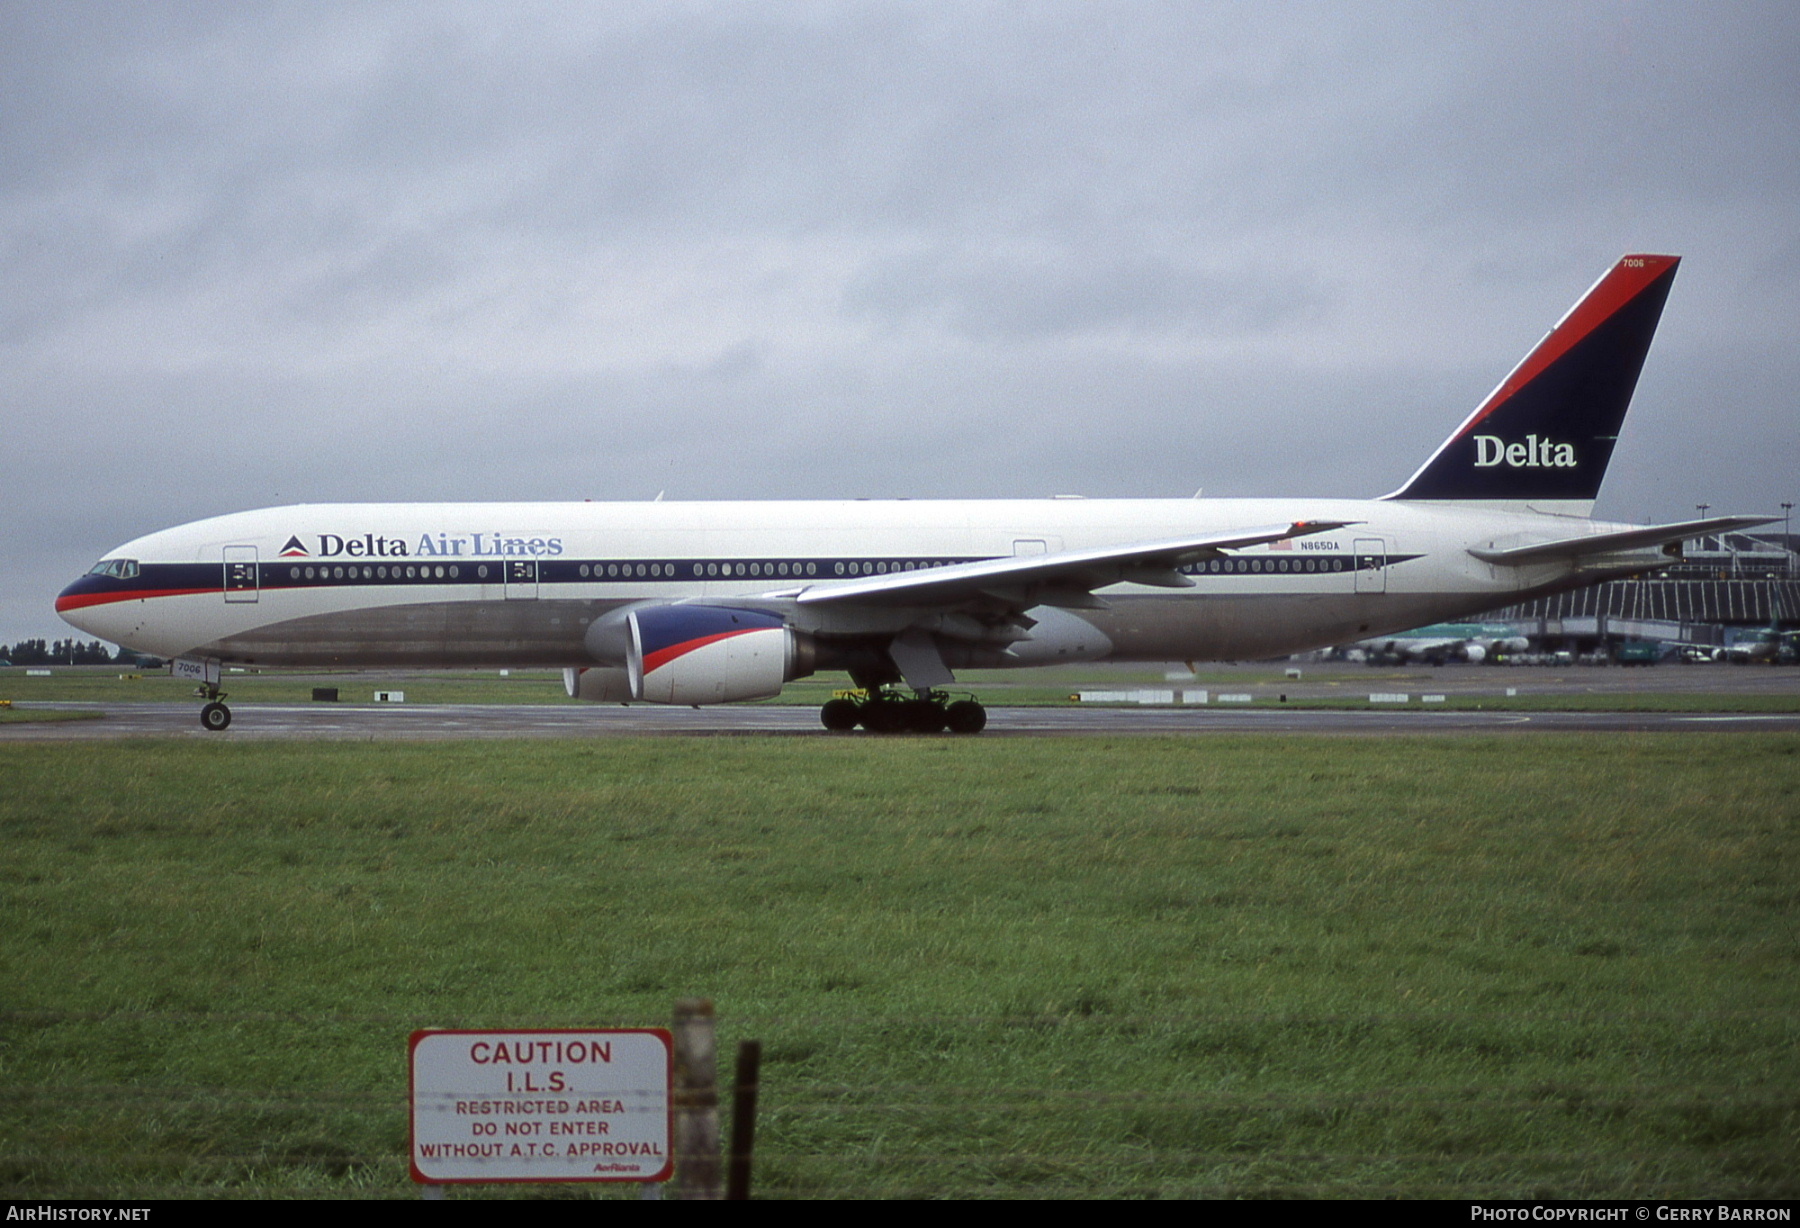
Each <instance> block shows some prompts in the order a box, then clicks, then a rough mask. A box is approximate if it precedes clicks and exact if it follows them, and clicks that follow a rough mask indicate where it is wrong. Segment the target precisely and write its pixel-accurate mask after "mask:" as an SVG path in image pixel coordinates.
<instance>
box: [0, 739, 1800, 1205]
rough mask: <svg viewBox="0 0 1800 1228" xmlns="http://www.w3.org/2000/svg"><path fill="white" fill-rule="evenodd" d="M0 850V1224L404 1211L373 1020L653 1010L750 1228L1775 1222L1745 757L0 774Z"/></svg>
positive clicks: (462, 757)
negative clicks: (775, 1225)
mask: <svg viewBox="0 0 1800 1228" xmlns="http://www.w3.org/2000/svg"><path fill="white" fill-rule="evenodd" d="M0 838H3V839H4V841H5V848H6V857H5V859H4V864H3V872H0V935H3V937H0V979H3V983H4V985H5V986H6V1001H5V1008H4V1013H3V1014H0V1106H3V1107H0V1193H4V1194H5V1195H6V1196H8V1197H14V1198H39V1197H53V1196H59V1195H83V1196H108V1197H121V1198H144V1197H156V1196H179V1197H188V1196H201V1197H204V1196H214V1195H217V1196H301V1195H330V1196H344V1195H351V1196H374V1197H407V1196H411V1195H412V1194H413V1190H412V1187H411V1185H410V1183H409V1182H408V1181H407V1179H406V1175H405V1171H406V1170H405V1162H404V1148H405V1137H406V1117H405V1089H406V1072H405V1042H406V1036H407V1034H408V1032H409V1031H410V1030H412V1029H413V1028H416V1027H422V1026H468V1027H535V1026H577V1025H644V1024H656V1023H661V1022H664V1021H665V1020H666V1019H667V1017H668V1014H669V1010H670V1007H671V1004H672V1002H673V1000H674V999H675V998H677V997H681V996H687V995H705V996H709V997H712V998H713V999H714V1000H715V1001H716V1002H717V1004H718V1012H719V1019H720V1026H721V1051H722V1053H725V1054H729V1052H730V1050H731V1047H732V1045H733V1044H734V1042H735V1041H736V1040H738V1039H742V1038H747V1037H755V1038H759V1039H761V1040H762V1041H763V1042H764V1043H765V1054H766V1056H765V1062H764V1072H763V1107H764V1116H763V1119H762V1122H761V1130H760V1135H759V1144H760V1167H759V1171H758V1188H759V1191H760V1192H762V1193H764V1194H768V1195H771V1196H774V1195H785V1196H796V1197H831V1196H915V1197H918V1196H923V1197H933V1196H976V1197H1015V1196H1058V1197H1089V1196H1092V1197H1102V1196H1106V1197H1118V1196H1127V1197H1179V1196H1195V1195H1253V1196H1294V1195H1351V1196H1385V1195H1397V1196H1401V1197H1413V1196H1445V1195H1450V1196H1471V1197H1473V1196H1480V1197H1530V1196H1569V1197H1588V1196H1638V1197H1648V1196H1657V1197H1677V1196H1680V1197H1720V1196H1736V1197H1744V1196H1760V1197H1794V1196H1795V1195H1796V1193H1797V1192H1800V1177H1797V1176H1796V1174H1797V1173H1800V1009H1797V1008H1800V911H1797V909H1796V904H1797V903H1800V887H1797V886H1796V868H1797V864H1796V855H1797V854H1800V739H1795V738H1792V737H1780V736H1768V737H1764V736H1755V735H1734V736H1728V737H1708V736H1694V737H1683V738H1679V739H1677V738H1672V737H1667V736H1656V735H1639V736H1630V737H1608V736H1599V735H1596V736H1591V737H1586V736H1578V737H1540V738H1534V739H1531V740H1530V741H1529V742H1521V741H1518V740H1507V739H1486V738H1430V739H1417V740H1409V739H1384V740H1368V741H1365V740H1359V739H1344V738H1335V739H1300V738H1296V739H1287V740H1282V741H1268V740H1256V739H1233V738H1207V739H1171V740H1162V739H1148V738H1119V739H1108V738H1103V737H1095V738H1086V739H1074V738H1060V739H1054V740H1042V741H1039V740H1031V739H1009V740H1003V741H997V740H961V739H892V740H878V739H864V738H849V739H806V740H794V739H760V738H729V739H679V738H670V739H650V740H645V739H631V740H628V741H620V742H617V743H609V742H604V741H583V742H579V743H572V742H571V743H563V742H551V741H543V742H504V743H494V742H488V743H447V744H438V745H383V746H368V745H353V744H333V743H298V744H278V745H269V744H262V745H237V744H231V743H226V742H220V743H208V742H199V743H194V742H182V743H156V742H137V743H120V744H116V745H110V746H108V747H106V749H105V750H104V751H100V752H96V750H95V748H93V747H87V746H55V745H46V746H28V747H27V746H5V745H0ZM533 1192H540V1191H537V1190H534V1189H533V1188H529V1187H527V1188H520V1187H478V1188H475V1189H472V1190H470V1191H467V1193H470V1194H478V1195H495V1194H501V1193H504V1194H506V1195H509V1196H521V1195H528V1194H530V1193H533ZM541 1192H545V1193H557V1194H564V1195H566V1194H568V1193H570V1192H571V1191H570V1190H569V1189H568V1188H567V1187H548V1188H545V1189H543V1190H542V1191H541ZM574 1192H576V1193H580V1194H585V1193H587V1192H588V1190H587V1189H585V1188H583V1189H581V1190H577V1191H574ZM601 1192H603V1193H606V1194H609V1195H613V1196H626V1195H629V1194H630V1193H631V1191H630V1190H629V1189H622V1188H616V1187H609V1188H606V1189H604V1190H603V1191H601Z"/></svg>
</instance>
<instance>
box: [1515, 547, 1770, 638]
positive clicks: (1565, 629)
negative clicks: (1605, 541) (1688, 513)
mask: <svg viewBox="0 0 1800 1228" xmlns="http://www.w3.org/2000/svg"><path fill="white" fill-rule="evenodd" d="M1797 564H1800V560H1797V559H1796V557H1795V551H1794V539H1793V538H1792V537H1790V536H1788V535H1785V534H1782V533H1766V532H1764V533H1726V534H1721V535H1719V536H1717V537H1708V538H1702V539H1700V540H1699V541H1697V542H1694V543H1693V544H1692V545H1690V546H1689V547H1688V549H1687V550H1686V552H1685V558H1684V559H1683V561H1682V562H1680V563H1678V564H1676V565H1675V566H1673V567H1669V568H1666V569H1665V570H1663V571H1660V572H1657V573H1656V574H1654V575H1651V576H1645V577H1641V578H1638V579H1631V580H1614V581H1611V582H1609V583H1606V584H1600V585H1596V586H1594V587H1592V588H1584V589H1578V590H1576V591H1574V592H1569V593H1559V594H1557V595H1555V596H1553V597H1541V598H1539V599H1537V600H1536V601H1528V602H1525V603H1523V604H1520V605H1515V606H1507V607H1505V608H1504V609H1499V610H1495V611H1493V613H1492V614H1491V615H1489V617H1491V618H1494V619H1497V620H1500V621H1503V622H1509V623H1513V624H1514V625H1516V626H1517V627H1518V628H1519V630H1520V631H1521V632H1523V633H1524V634H1525V635H1526V636H1528V637H1529V638H1530V639H1531V640H1532V642H1533V643H1534V644H1544V645H1557V644H1559V643H1561V644H1564V645H1568V646H1579V647H1581V648H1592V647H1595V646H1597V645H1599V644H1601V643H1604V642H1609V641H1619V640H1656V641H1662V642H1666V643H1680V644H1692V645H1695V646H1698V647H1721V646H1723V645H1725V644H1727V643H1730V642H1731V637H1732V634H1733V632H1734V631H1735V630H1736V629H1738V628H1764V627H1767V626H1769V624H1770V623H1771V622H1778V623H1779V624H1780V625H1781V626H1782V627H1784V628H1791V627H1795V626H1800V565H1797Z"/></svg>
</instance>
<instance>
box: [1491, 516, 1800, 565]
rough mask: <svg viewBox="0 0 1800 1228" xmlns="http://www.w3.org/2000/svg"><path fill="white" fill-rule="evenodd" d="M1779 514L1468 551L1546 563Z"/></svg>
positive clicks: (1505, 560)
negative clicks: (1498, 548)
mask: <svg viewBox="0 0 1800 1228" xmlns="http://www.w3.org/2000/svg"><path fill="white" fill-rule="evenodd" d="M1779 519H1780V517H1779V516H1714V517H1712V518H1711V519H1709V520H1683V521H1681V522H1679V523H1677V524H1657V525H1650V526H1648V527H1647V528H1642V529H1625V530H1622V531H1620V532H1617V533H1592V534H1589V535H1588V536H1586V537H1565V538H1562V539H1561V540H1559V541H1553V542H1539V543H1536V544H1534V545H1530V546H1514V547H1512V548H1511V549H1507V550H1483V549H1480V548H1479V547H1472V548H1471V549H1470V550H1469V553H1470V554H1472V555H1474V556H1475V557H1476V558H1478V559H1480V560H1481V561H1482V562H1484V563H1496V564H1499V565H1501V566H1504V567H1518V566H1522V565H1524V564H1526V563H1548V562H1551V561H1553V560H1558V559H1578V558H1582V557H1584V556H1587V555H1594V554H1617V553H1619V552H1621V551H1624V550H1642V549H1644V548H1646V547H1649V546H1668V545H1672V544H1673V543H1675V542H1683V541H1689V540H1692V539H1693V538H1696V537H1710V536H1711V535H1712V534H1714V533H1735V532H1737V531H1738V530H1740V529H1749V528H1754V527H1755V526H1757V525H1759V524H1770V523H1772V522H1773V521H1776V520H1779Z"/></svg>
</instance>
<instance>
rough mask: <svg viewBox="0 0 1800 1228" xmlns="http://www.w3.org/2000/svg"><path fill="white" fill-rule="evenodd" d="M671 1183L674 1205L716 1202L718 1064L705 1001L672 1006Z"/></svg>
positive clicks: (708, 1001)
mask: <svg viewBox="0 0 1800 1228" xmlns="http://www.w3.org/2000/svg"><path fill="white" fill-rule="evenodd" d="M673 1030H674V1033H675V1087H674V1089H673V1093H674V1094H673V1099H674V1109H675V1180H674V1181H673V1182H672V1184H673V1186H674V1194H675V1197H676V1198H678V1199H687V1200H705V1199H716V1198H719V1197H720V1196H721V1194H722V1192H723V1191H722V1190H721V1189H720V1182H719V1176H720V1173H719V1084H718V1078H719V1074H718V1071H719V1061H718V1037H717V1036H716V1035H715V1032H714V1027H713V1004H712V999H711V998H682V999H681V1000H680V1001H678V1002H676V1003H675V1027H674V1029H673Z"/></svg>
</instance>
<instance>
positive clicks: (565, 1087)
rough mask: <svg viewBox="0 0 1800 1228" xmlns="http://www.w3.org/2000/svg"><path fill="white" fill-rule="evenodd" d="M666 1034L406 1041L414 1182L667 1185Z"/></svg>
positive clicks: (531, 1034) (461, 1035)
mask: <svg viewBox="0 0 1800 1228" xmlns="http://www.w3.org/2000/svg"><path fill="white" fill-rule="evenodd" d="M672 1055H673V1044H672V1042H671V1038H670V1034H669V1032H668V1030H667V1029H665V1028H624V1029H613V1030H608V1031H579V1030H562V1029H554V1030H538V1031H528V1032H456V1031H444V1032H435V1031H421V1032H414V1033H413V1034H412V1042H411V1045H410V1047H409V1057H410V1061H409V1063H408V1064H409V1066H410V1068H411V1083H412V1177H413V1180H414V1181H418V1182H422V1183H427V1184H432V1185H439V1184H449V1183H452V1182H465V1181H666V1180H667V1179H668V1177H669V1172H670V1168H671V1159H670V1154H669V1077H670V1070H671V1067H672V1062H673V1057H672Z"/></svg>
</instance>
